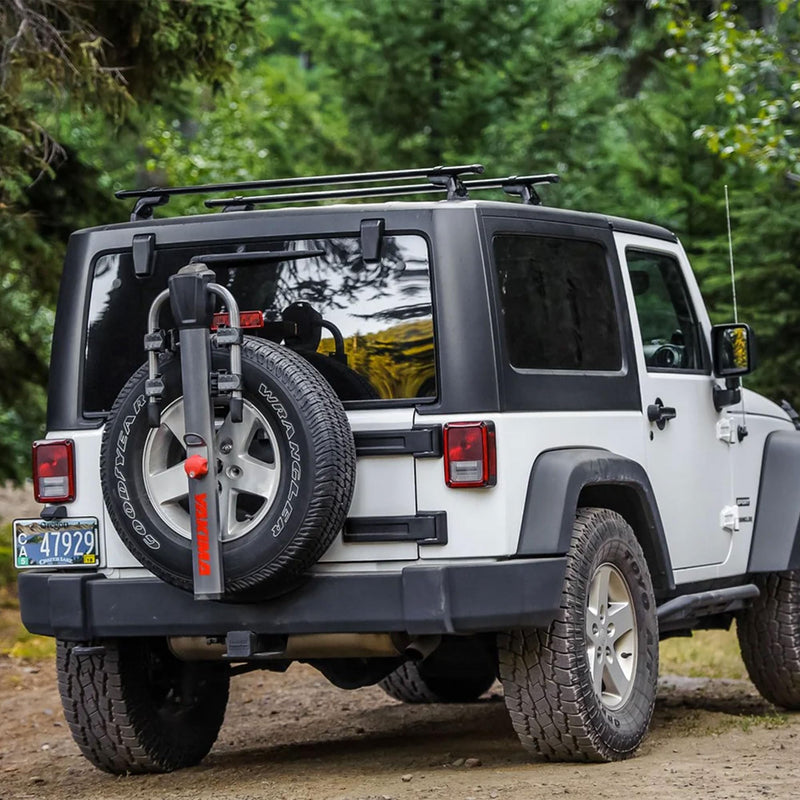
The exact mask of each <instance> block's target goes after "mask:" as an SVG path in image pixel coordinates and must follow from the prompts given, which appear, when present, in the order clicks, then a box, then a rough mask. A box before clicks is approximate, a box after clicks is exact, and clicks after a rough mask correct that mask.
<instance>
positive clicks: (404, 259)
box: [83, 234, 436, 412]
mask: <svg viewBox="0 0 800 800" xmlns="http://www.w3.org/2000/svg"><path fill="white" fill-rule="evenodd" d="M263 250H271V251H274V250H321V251H322V253H321V254H320V255H316V256H313V257H310V258H302V259H297V260H293V259H287V260H285V261H280V262H274V263H262V264H249V265H244V266H236V267H221V266H214V265H212V269H213V270H214V272H215V274H216V282H217V283H219V284H221V285H222V286H224V287H226V288H227V289H229V290H230V291H231V293H232V294H233V296H234V297H235V298H236V300H237V301H238V303H239V306H240V309H241V310H242V311H256V310H257V311H263V312H264V314H265V316H266V318H267V319H268V320H275V321H278V320H281V319H283V317H284V314H286V316H287V317H289V316H293V317H296V315H293V312H292V310H289V311H287V309H294V310H296V309H297V305H296V304H298V303H307V304H309V305H310V306H311V307H312V308H313V309H314V310H315V311H317V312H319V314H321V315H322V318H323V320H324V326H323V327H322V329H321V330H320V329H319V328H317V329H316V332H315V331H310V332H309V331H308V330H307V329H305V333H309V334H310V335H309V336H306V337H305V339H304V340H303V341H299V340H297V339H295V340H294V341H293V342H289V341H288V340H287V341H286V343H287V344H288V345H289V346H292V347H293V349H295V350H296V351H297V352H298V353H300V354H301V355H303V356H304V357H306V358H307V359H308V360H309V361H310V362H311V363H312V364H313V365H314V366H315V367H316V368H317V369H318V370H319V371H320V372H321V373H322V374H323V375H324V376H325V377H326V378H327V379H328V381H329V382H330V383H331V385H332V386H333V388H334V389H335V390H336V392H337V394H338V395H339V396H340V397H341V399H342V400H345V401H369V400H404V399H420V398H433V397H435V396H436V377H435V376H436V368H435V355H434V354H435V348H434V335H433V313H432V306H431V280H430V264H429V256H428V246H427V242H426V240H425V239H424V238H423V237H422V236H419V235H414V234H404V235H397V236H385V237H384V241H383V251H382V259H381V261H380V263H376V264H365V263H364V262H363V261H362V259H361V243H360V241H359V238H358V237H338V238H325V239H303V240H297V239H294V240H291V241H285V240H284V241H275V240H271V241H268V242H267V241H261V242H251V243H248V244H247V245H244V246H240V247H234V246H232V245H231V244H230V243H228V244H223V245H217V246H214V245H208V244H200V245H193V246H191V247H190V246H187V247H178V248H170V249H162V250H158V251H157V253H156V263H155V270H154V274H153V275H152V276H151V277H149V278H146V279H139V278H136V276H135V275H134V270H133V260H132V256H131V253H130V251H125V252H119V253H109V254H106V255H102V256H100V257H98V258H97V259H96V261H95V263H94V279H93V282H92V292H91V299H90V304H89V317H88V327H87V339H86V342H87V344H86V360H85V369H84V380H83V401H84V411H86V412H101V411H107V410H108V409H109V408H111V405H112V404H113V402H114V399H115V398H116V396H117V394H118V393H119V390H120V389H121V388H122V386H123V385H124V383H125V382H126V381H127V379H128V378H129V377H130V375H131V374H132V373H133V372H134V370H136V369H137V368H138V367H139V366H140V365H141V364H143V363H144V361H145V352H144V347H143V337H144V334H145V329H146V326H147V314H148V311H149V308H150V304H151V303H152V301H153V299H154V298H155V296H156V295H157V294H158V293H159V292H160V291H161V290H162V289H164V288H165V287H166V285H167V278H168V277H169V276H170V275H172V274H174V273H175V272H177V271H178V270H179V269H180V268H181V267H182V266H184V265H185V264H187V263H188V262H189V260H190V258H191V257H192V256H195V255H199V254H209V253H230V252H234V251H237V252H238V251H243V252H252V251H263ZM170 324H171V319H170V315H169V311H168V306H165V308H164V309H163V310H162V317H161V325H162V327H169V325H170ZM267 328H268V329H269V330H267V329H248V330H246V331H245V333H246V334H248V335H253V336H262V337H265V338H273V339H275V338H276V337H275V333H274V331H275V326H267ZM317 337H319V340H318V342H317V341H316V339H317ZM278 338H280V336H278ZM337 342H338V344H337ZM337 350H338V351H339V353H338V355H339V358H332V357H331V355H332V354H335V353H336V351H337ZM333 362H336V363H333Z"/></svg>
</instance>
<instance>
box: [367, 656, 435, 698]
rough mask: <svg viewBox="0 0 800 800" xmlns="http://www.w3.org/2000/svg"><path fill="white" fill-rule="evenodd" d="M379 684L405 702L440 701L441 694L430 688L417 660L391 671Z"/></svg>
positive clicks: (391, 695)
mask: <svg viewBox="0 0 800 800" xmlns="http://www.w3.org/2000/svg"><path fill="white" fill-rule="evenodd" d="M378 686H380V687H381V689H383V691H384V692H386V694H388V695H389V697H393V698H394V699H395V700H400V701H401V702H403V703H440V702H442V700H441V699H440V698H439V696H438V695H437V694H436V693H435V692H433V691H432V690H431V689H429V688H428V685H427V684H426V683H425V681H424V679H423V678H422V675H420V672H419V665H418V664H417V663H416V662H415V661H406V662H405V663H404V664H401V665H400V666H399V667H398V668H397V669H396V670H394V672H390V673H389V674H388V675H387V676H386V677H385V678H384V679H383V680H382V681H379V682H378Z"/></svg>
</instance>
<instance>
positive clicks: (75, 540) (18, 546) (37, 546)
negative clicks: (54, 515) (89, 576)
mask: <svg viewBox="0 0 800 800" xmlns="http://www.w3.org/2000/svg"><path fill="white" fill-rule="evenodd" d="M97 539H98V536H97V519H96V518H95V517H65V518H61V519H17V520H14V564H15V565H16V567H17V569H30V568H31V567H61V568H69V567H95V566H97V561H98V549H97Z"/></svg>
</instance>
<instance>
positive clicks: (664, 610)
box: [656, 583, 760, 631]
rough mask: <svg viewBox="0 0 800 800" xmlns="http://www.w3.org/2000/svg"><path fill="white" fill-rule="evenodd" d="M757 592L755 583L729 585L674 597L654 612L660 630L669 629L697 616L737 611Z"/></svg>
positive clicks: (757, 593) (756, 594)
mask: <svg viewBox="0 0 800 800" xmlns="http://www.w3.org/2000/svg"><path fill="white" fill-rule="evenodd" d="M759 594H760V591H759V589H758V587H757V586H756V585H755V584H752V583H747V584H745V585H744V586H731V587H730V588H727V589H714V590H712V591H710V592H698V593H696V594H684V595H681V596H680V597H674V598H673V599H672V600H667V602H666V603H663V604H662V605H660V606H659V607H658V610H657V612H656V614H657V616H658V626H659V628H660V629H661V630H662V631H664V630H670V629H675V628H678V627H681V623H684V622H687V621H688V622H691V621H693V620H696V619H697V618H698V617H707V616H711V615H713V614H724V613H726V612H729V611H737V610H739V609H740V608H744V607H745V605H746V601H748V600H752V599H753V598H755V597H758V596H759Z"/></svg>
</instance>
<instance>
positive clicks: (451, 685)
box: [378, 661, 495, 703]
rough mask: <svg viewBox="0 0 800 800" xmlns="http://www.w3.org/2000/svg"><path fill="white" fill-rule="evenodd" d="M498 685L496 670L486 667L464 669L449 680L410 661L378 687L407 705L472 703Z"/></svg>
mask: <svg viewBox="0 0 800 800" xmlns="http://www.w3.org/2000/svg"><path fill="white" fill-rule="evenodd" d="M494 681H495V670H494V669H490V670H487V669H486V668H484V666H483V665H479V666H477V667H472V666H471V665H469V664H467V665H465V668H464V669H462V670H460V671H459V672H458V673H454V674H451V675H449V676H447V677H445V676H441V675H431V674H430V673H426V670H425V663H424V662H417V661H407V662H406V663H405V664H401V665H400V666H399V667H398V668H397V669H396V670H395V671H394V672H392V673H390V674H389V675H387V676H386V677H385V678H384V679H383V680H382V681H380V682H379V683H378V686H380V687H381V689H383V691H384V692H386V694H388V695H389V697H393V698H394V699H395V700H401V701H402V702H404V703H472V702H474V701H475V700H477V699H478V698H479V697H480V696H481V695H482V694H483V693H484V692H485V691H486V690H487V689H488V688H489V687H490V686H491V685H492V684H493V683H494Z"/></svg>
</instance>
